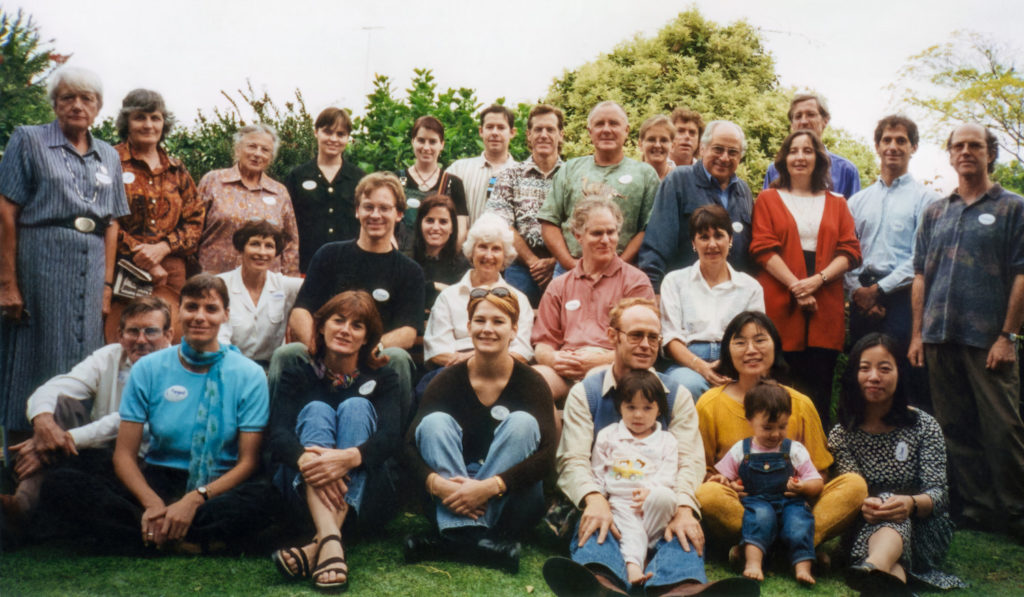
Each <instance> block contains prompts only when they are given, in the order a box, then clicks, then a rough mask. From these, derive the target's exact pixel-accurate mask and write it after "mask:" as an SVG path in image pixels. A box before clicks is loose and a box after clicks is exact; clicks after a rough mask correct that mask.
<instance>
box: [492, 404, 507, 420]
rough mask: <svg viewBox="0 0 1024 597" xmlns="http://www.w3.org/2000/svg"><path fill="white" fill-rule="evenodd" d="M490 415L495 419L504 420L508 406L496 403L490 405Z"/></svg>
mask: <svg viewBox="0 0 1024 597" xmlns="http://www.w3.org/2000/svg"><path fill="white" fill-rule="evenodd" d="M491 416H492V417H493V418H494V420H495V421H504V420H505V419H507V418H508V407H507V406H502V405H500V404H496V405H494V406H492V407H491Z"/></svg>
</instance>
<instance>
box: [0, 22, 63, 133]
mask: <svg viewBox="0 0 1024 597" xmlns="http://www.w3.org/2000/svg"><path fill="white" fill-rule="evenodd" d="M50 43H52V42H51V41H47V42H43V41H41V40H40V39H39V29H38V28H37V27H36V24H35V22H34V21H33V20H32V17H30V16H27V15H25V14H24V13H23V12H22V11H21V10H19V11H18V12H17V14H14V15H11V14H10V13H9V12H7V11H6V10H4V9H3V8H0V150H2V148H3V147H5V146H6V145H7V141H8V139H10V138H11V133H13V132H14V128H15V127H17V126H21V125H23V124H42V123H44V122H48V121H50V120H52V119H53V111H52V110H51V108H50V102H49V100H48V99H47V97H46V77H47V75H49V73H50V72H51V71H52V70H53V69H54V68H56V67H57V66H59V65H61V64H63V63H64V62H65V61H66V60H67V59H68V58H69V56H63V55H60V54H55V53H53V52H52V51H51V50H49V49H48V48H47V47H46V46H48V45H49V44H50Z"/></svg>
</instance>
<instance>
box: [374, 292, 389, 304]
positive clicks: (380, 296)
mask: <svg viewBox="0 0 1024 597" xmlns="http://www.w3.org/2000/svg"><path fill="white" fill-rule="evenodd" d="M370 294H371V295H373V299H374V300H376V301H378V302H381V303H383V302H384V301H386V300H388V299H389V298H391V293H389V292H388V291H387V290H384V289H383V288H378V289H376V290H374V291H373V292H371V293H370Z"/></svg>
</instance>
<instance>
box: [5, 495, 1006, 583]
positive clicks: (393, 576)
mask: <svg viewBox="0 0 1024 597" xmlns="http://www.w3.org/2000/svg"><path fill="white" fill-rule="evenodd" d="M424 528H426V523H425V522H424V521H423V520H422V518H418V517H413V516H412V515H410V514H405V515H402V516H400V517H399V518H398V519H397V520H396V521H394V522H393V523H392V524H391V525H390V526H389V528H388V530H389V535H390V536H389V538H388V539H386V540H380V541H374V542H368V543H362V544H357V545H353V546H352V547H351V548H350V549H349V550H348V559H349V565H350V566H351V568H352V576H351V581H350V589H349V592H348V594H349V595H355V596H360V595H402V596H406V595H408V596H413V597H417V596H420V597H442V596H467V597H468V596H478V595H510V596H511V595H524V596H525V595H536V596H549V595H551V592H550V591H549V590H548V588H547V585H546V584H545V583H544V579H543V577H542V576H541V566H542V565H543V563H544V560H546V559H547V558H548V557H551V556H554V555H564V554H562V553H561V550H559V549H558V546H557V544H555V543H553V541H550V540H547V539H546V538H542V537H540V536H539V534H538V535H536V536H534V537H532V539H533V540H532V541H530V542H529V543H527V544H526V547H525V549H524V555H523V559H522V562H521V570H520V572H519V574H517V575H514V576H513V575H508V574H504V573H501V572H496V571H492V570H488V569H484V568H479V567H475V566H468V565H462V564H452V563H448V562H425V563H423V564H419V565H405V564H404V563H403V562H402V554H401V550H400V547H399V538H400V537H402V536H404V535H406V534H408V533H411V532H417V531H420V530H423V529H424ZM1021 562H1024V547H1021V546H1018V545H1017V544H1016V543H1011V542H1010V541H1008V540H1006V539H1005V538H1003V537H1000V536H996V535H990V534H984V533H977V532H971V531H961V532H958V533H957V534H956V537H955V538H954V541H953V548H952V550H951V551H950V554H949V558H948V561H947V570H948V571H950V572H954V573H956V574H959V575H960V576H961V577H962V578H964V579H966V580H968V581H969V582H970V583H971V585H972V586H971V588H970V589H968V590H966V591H960V592H959V594H960V595H972V596H973V595H1024V571H1022V570H1021V567H1020V563H1021ZM707 568H708V576H709V578H711V579H712V580H717V579H720V578H725V577H727V576H730V575H732V572H731V571H729V569H728V568H727V566H726V565H725V564H724V563H723V562H721V561H717V560H713V561H711V562H709V563H708V566H707ZM315 594H318V593H317V592H316V591H315V589H314V588H313V586H312V585H311V584H309V583H308V581H306V582H288V581H285V580H284V579H283V578H281V577H280V576H279V575H278V574H277V572H276V570H275V569H274V566H273V564H272V563H271V561H270V559H269V558H268V557H267V555H266V554H258V555H250V556H240V557H198V556H196V557H192V556H163V557H153V558H126V557H91V556H89V557H87V556H80V555H77V554H75V553H74V551H72V550H71V549H70V548H68V547H66V546H65V547H61V546H33V547H28V548H25V549H22V550H18V551H14V552H10V553H6V554H4V555H3V556H0V595H3V596H4V597H16V596H19V597H20V596H33V597H34V596H50V595H52V596H61V597H64V596H68V595H102V596H108V595H110V596H115V595H125V596H136V595H138V596H146V595H153V596H162V595H218V596H220V595H225V596H229V595H238V596H244V597H255V596H257V595H268V596H275V597H276V596H282V597H283V596H293V595H315ZM762 594H763V595H767V596H773V595H777V596H783V595H787V596H788V595H802V596H803V595H806V596H811V595H837V596H853V595H854V593H853V592H852V591H851V590H850V589H848V588H847V587H846V586H845V585H844V584H843V582H842V578H841V576H840V575H839V574H838V573H831V574H824V575H820V576H819V578H818V585H817V586H816V587H814V588H812V589H804V588H801V587H799V586H798V585H797V584H796V581H794V580H793V579H792V577H791V576H790V575H789V573H788V571H784V570H781V569H778V570H769V571H768V578H767V580H765V582H764V584H763V585H762ZM954 594H956V593H954Z"/></svg>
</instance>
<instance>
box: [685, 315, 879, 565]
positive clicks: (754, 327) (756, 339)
mask: <svg viewBox="0 0 1024 597" xmlns="http://www.w3.org/2000/svg"><path fill="white" fill-rule="evenodd" d="M781 346H782V343H781V340H780V339H779V332H778V331H777V330H776V329H775V325H774V324H772V322H771V320H770V319H768V316H767V315H765V314H764V313H760V312H756V311H744V312H743V313H740V314H739V315H737V316H736V317H734V318H733V320H732V321H730V322H729V325H728V326H726V328H725V334H724V336H723V337H722V346H721V355H722V356H721V359H720V361H719V364H718V367H717V370H716V372H717V373H719V374H721V375H724V376H726V377H729V378H730V379H732V380H733V381H731V382H729V383H728V384H726V385H724V386H718V387H715V388H711V389H710V390H708V391H707V392H705V393H704V395H703V396H701V397H700V400H698V401H697V416H698V418H699V419H700V435H701V437H702V438H703V440H704V456H705V459H706V460H707V468H708V471H709V472H714V469H713V467H714V464H715V463H716V462H718V461H719V460H720V459H721V458H722V457H723V456H724V455H725V453H726V452H728V450H729V448H731V447H732V446H733V444H735V443H736V442H738V441H740V440H742V439H743V438H745V437H747V436H749V435H750V424H749V422H748V421H747V418H746V416H745V415H744V412H743V397H744V395H746V393H747V390H749V389H750V388H751V387H753V386H754V385H755V384H757V382H758V381H759V380H761V379H763V378H766V377H772V378H773V377H777V376H779V375H782V374H784V373H785V372H786V366H785V364H784V363H783V362H782V361H781V359H777V358H776V350H777V349H778V347H781ZM786 389H787V390H788V391H789V395H790V398H791V400H792V404H793V413H792V414H791V415H790V417H789V425H788V428H787V437H789V438H790V439H792V440H794V441H798V442H800V443H802V444H803V445H804V446H806V447H807V451H808V452H809V453H810V455H811V461H813V462H814V467H815V468H816V469H818V471H819V472H820V473H821V475H822V477H823V478H825V479H826V481H827V482H826V484H825V488H824V490H822V492H821V495H820V497H819V498H818V500H817V501H816V502H815V503H814V505H813V513H814V544H815V545H820V544H821V543H822V542H823V541H825V540H827V539H829V538H831V537H835V536H837V535H839V534H840V533H841V532H842V531H843V530H844V529H845V528H846V527H847V526H849V525H850V524H851V523H852V522H853V521H854V520H855V519H856V518H857V515H858V514H859V513H860V506H861V503H862V502H863V501H864V498H865V497H867V492H868V489H867V484H866V483H865V482H864V479H863V478H861V477H860V476H859V475H857V474H853V473H851V474H846V475H840V476H838V477H836V478H834V479H831V480H829V479H828V476H827V469H828V467H829V466H830V465H831V464H832V455H831V454H830V453H829V451H828V448H827V447H826V437H825V431H824V430H823V429H822V427H821V419H820V418H819V417H818V412H817V410H815V408H814V403H813V402H811V399H810V398H808V397H807V396H805V395H803V394H801V393H799V392H797V391H796V390H793V389H792V388H786ZM697 499H698V501H700V504H701V514H702V522H703V523H704V528H705V530H706V531H707V532H708V533H709V534H710V535H711V536H713V537H717V538H718V539H720V540H722V541H723V542H724V541H729V542H730V544H735V543H737V542H738V541H739V538H740V527H741V526H742V524H743V505H742V504H741V503H740V496H739V495H738V494H737V493H736V492H735V491H733V490H732V489H730V488H729V487H727V486H725V485H722V484H720V483H715V482H705V483H704V484H702V485H701V486H700V487H699V488H698V489H697Z"/></svg>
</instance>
